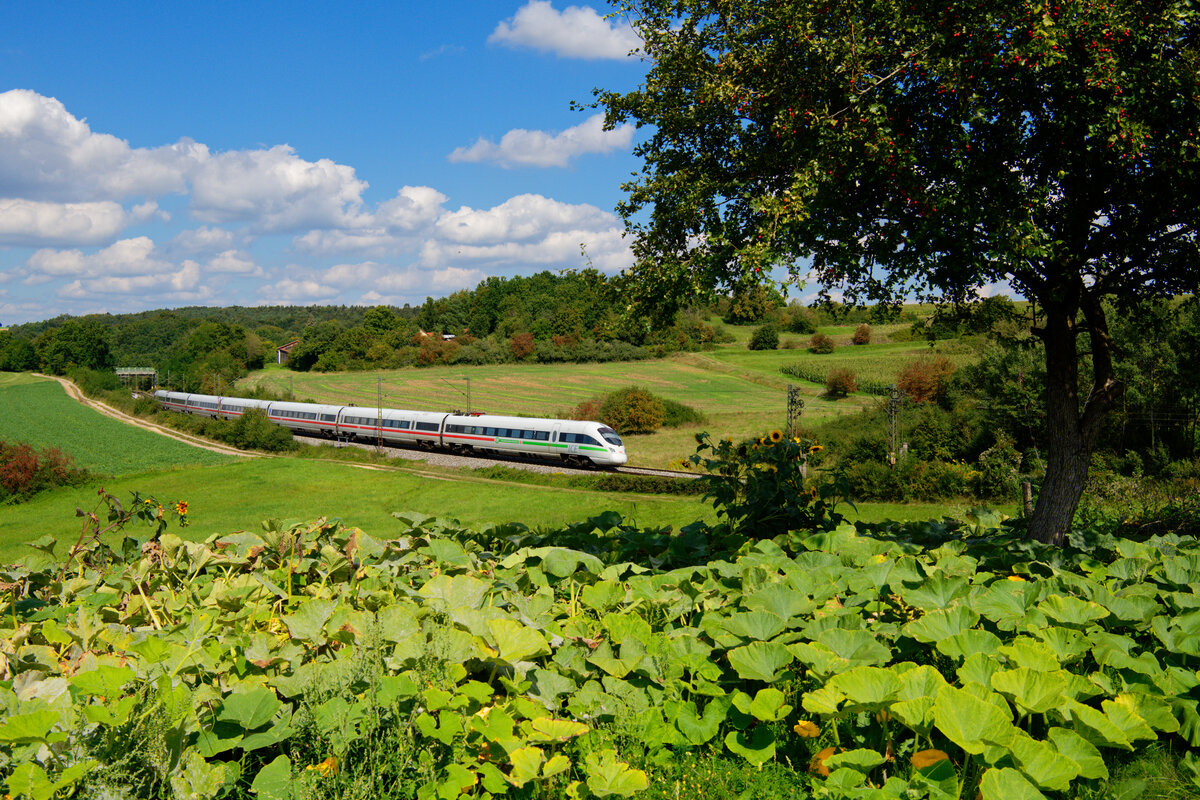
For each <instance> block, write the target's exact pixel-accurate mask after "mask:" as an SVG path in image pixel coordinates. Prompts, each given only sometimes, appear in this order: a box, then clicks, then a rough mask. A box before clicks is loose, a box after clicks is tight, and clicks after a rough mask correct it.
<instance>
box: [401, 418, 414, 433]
mask: <svg viewBox="0 0 1200 800" xmlns="http://www.w3.org/2000/svg"><path fill="white" fill-rule="evenodd" d="M411 425H412V423H411V422H409V421H408V420H406V419H402V420H400V430H402V431H406V430H408V429H409V427H410V426H411Z"/></svg>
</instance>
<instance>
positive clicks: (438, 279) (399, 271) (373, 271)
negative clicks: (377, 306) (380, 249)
mask: <svg viewBox="0 0 1200 800" xmlns="http://www.w3.org/2000/svg"><path fill="white" fill-rule="evenodd" d="M486 277H487V272H485V271H484V270H481V269H476V268H471V267H455V266H440V267H435V268H433V269H420V268H418V267H415V266H405V267H394V266H390V265H387V264H381V263H379V262H376V261H363V262H360V263H357V264H338V265H336V266H333V267H330V268H329V269H327V270H325V271H324V272H322V273H321V274H320V275H319V276H317V278H316V281H317V282H318V283H320V284H321V285H331V286H336V287H338V288H340V289H341V290H343V291H345V290H350V289H358V290H362V291H363V294H362V295H361V300H362V302H372V301H378V300H379V299H380V298H384V297H388V298H393V299H394V298H398V297H404V296H406V295H407V296H409V297H414V296H427V295H429V294H430V293H431V292H445V293H449V292H454V291H457V290H459V289H468V288H474V287H475V286H478V285H479V283H480V281H482V280H483V279H484V278H486Z"/></svg>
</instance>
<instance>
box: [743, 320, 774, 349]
mask: <svg viewBox="0 0 1200 800" xmlns="http://www.w3.org/2000/svg"><path fill="white" fill-rule="evenodd" d="M777 347H779V329H778V328H776V327H775V326H774V325H772V324H771V323H767V324H766V325H763V326H762V327H761V328H757V329H755V331H754V333H753V334H752V335H751V336H750V349H751V350H774V349H775V348H777Z"/></svg>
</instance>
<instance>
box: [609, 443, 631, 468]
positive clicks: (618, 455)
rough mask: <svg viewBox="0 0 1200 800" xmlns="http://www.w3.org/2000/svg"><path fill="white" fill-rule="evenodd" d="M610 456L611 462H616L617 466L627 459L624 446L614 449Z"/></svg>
mask: <svg viewBox="0 0 1200 800" xmlns="http://www.w3.org/2000/svg"><path fill="white" fill-rule="evenodd" d="M612 456H613V463H614V464H616V465H617V466H620V465H621V464H624V463H625V462H626V461H628V460H629V459H628V457H627V456H626V455H625V448H623V447H622V448H621V449H620V450H617V451H615V452H614V453H613V454H612Z"/></svg>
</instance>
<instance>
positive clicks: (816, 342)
mask: <svg viewBox="0 0 1200 800" xmlns="http://www.w3.org/2000/svg"><path fill="white" fill-rule="evenodd" d="M808 351H809V352H810V353H818V354H820V355H828V354H830V353H832V352H833V339H830V338H829V337H828V336H826V335H825V334H823V333H820V332H818V333H814V334H813V335H812V338H811V339H809V340H808Z"/></svg>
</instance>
